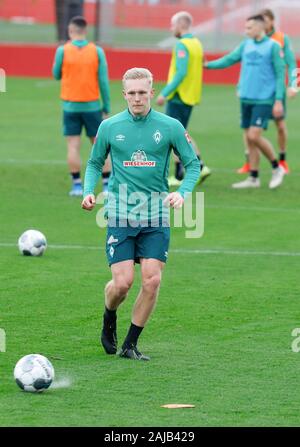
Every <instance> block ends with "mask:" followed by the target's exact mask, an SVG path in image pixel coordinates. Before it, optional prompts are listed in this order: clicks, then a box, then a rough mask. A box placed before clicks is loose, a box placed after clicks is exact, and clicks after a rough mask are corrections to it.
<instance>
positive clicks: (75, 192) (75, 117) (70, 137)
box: [53, 16, 110, 196]
mask: <svg viewBox="0 0 300 447" xmlns="http://www.w3.org/2000/svg"><path fill="white" fill-rule="evenodd" d="M68 31H69V36H70V39H71V40H70V41H68V42H67V43H66V44H65V45H62V46H60V47H58V49H57V50H56V54H55V60H54V65H53V76H54V77H55V79H61V96H60V97H61V99H62V105H63V133H64V135H65V136H66V138H67V148H68V165H69V169H70V174H71V177H72V182H73V185H72V189H71V191H70V193H69V194H70V195H71V196H82V183H81V177H80V165H81V163H80V143H81V132H82V128H83V127H84V128H85V130H86V134H87V136H88V137H89V138H90V140H91V142H92V143H94V139H95V136H96V134H97V130H98V127H99V125H100V123H101V121H102V119H105V118H107V117H108V114H109V112H110V93H109V80H108V72H107V63H106V58H105V54H104V51H103V49H102V48H101V47H99V46H96V45H95V44H94V43H92V42H88V40H87V39H86V35H87V22H86V20H85V19H84V18H83V17H81V16H77V17H74V18H73V19H72V20H71V21H70V23H69V27H68ZM100 93H101V99H102V102H103V104H102V108H101V103H100ZM109 174H110V161H109V160H108V161H107V162H106V164H105V166H104V169H103V173H102V180H103V190H104V191H105V190H107V184H108V177H109Z"/></svg>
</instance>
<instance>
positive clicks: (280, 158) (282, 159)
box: [279, 152, 286, 161]
mask: <svg viewBox="0 0 300 447" xmlns="http://www.w3.org/2000/svg"><path fill="white" fill-rule="evenodd" d="M279 160H280V161H284V160H286V153H285V152H280V154H279Z"/></svg>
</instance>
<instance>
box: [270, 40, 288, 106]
mask: <svg viewBox="0 0 300 447" xmlns="http://www.w3.org/2000/svg"><path fill="white" fill-rule="evenodd" d="M272 61H273V66H274V70H275V76H276V94H275V98H276V100H281V101H282V100H283V96H284V89H285V82H284V81H285V79H284V77H285V64H284V57H283V54H282V50H281V48H280V46H279V45H278V44H274V45H273V53H272Z"/></svg>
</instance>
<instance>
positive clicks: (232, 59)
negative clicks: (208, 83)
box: [205, 15, 285, 189]
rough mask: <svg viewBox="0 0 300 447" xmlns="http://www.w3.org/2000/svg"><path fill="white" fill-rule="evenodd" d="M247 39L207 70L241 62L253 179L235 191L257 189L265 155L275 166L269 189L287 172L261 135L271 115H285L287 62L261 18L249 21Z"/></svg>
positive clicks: (243, 113)
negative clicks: (260, 167)
mask: <svg viewBox="0 0 300 447" xmlns="http://www.w3.org/2000/svg"><path fill="white" fill-rule="evenodd" d="M245 31H246V35H247V38H246V39H245V40H244V41H243V42H242V43H241V44H240V45H239V46H238V47H237V48H236V49H235V50H234V51H232V52H231V53H229V54H227V55H226V56H224V57H222V58H220V59H217V60H215V61H211V62H206V63H205V67H207V68H226V67H229V66H230V65H233V64H236V63H238V62H241V72H240V80H239V87H238V89H239V92H238V94H239V97H240V102H241V127H242V128H243V129H244V130H245V133H246V138H247V141H248V146H249V163H250V176H249V177H248V178H247V179H246V180H244V181H242V182H238V183H234V184H233V185H232V187H233V188H236V189H243V188H258V187H260V180H259V158H260V152H262V153H263V154H264V155H265V156H266V157H267V159H268V160H269V161H270V163H271V166H272V169H273V171H272V178H271V180H270V182H269V187H270V189H274V188H277V187H278V186H279V185H280V184H281V183H282V180H283V177H284V174H285V172H284V169H283V168H282V167H281V166H279V164H278V161H277V159H276V156H275V153H274V149H273V146H272V144H271V142H270V141H269V140H267V139H266V138H264V137H263V136H262V132H263V130H265V129H267V127H268V121H269V119H270V118H271V116H272V114H273V116H274V117H275V118H278V117H280V116H282V113H283V96H284V63H283V55H282V54H281V49H280V46H279V45H278V44H277V43H276V42H274V41H273V40H271V39H270V38H269V37H267V36H266V34H265V30H264V18H263V16H262V15H256V16H251V17H249V18H248V19H247V20H246V25H245Z"/></svg>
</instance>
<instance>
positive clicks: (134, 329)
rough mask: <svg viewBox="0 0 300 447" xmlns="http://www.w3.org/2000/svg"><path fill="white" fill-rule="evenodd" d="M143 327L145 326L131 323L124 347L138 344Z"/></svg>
mask: <svg viewBox="0 0 300 447" xmlns="http://www.w3.org/2000/svg"><path fill="white" fill-rule="evenodd" d="M143 329H144V328H143V327H140V326H136V325H135V324H133V323H131V325H130V328H129V331H128V334H127V336H126V338H125V341H124V343H123V348H130V347H131V345H136V344H137V341H138V338H139V336H140V335H141V332H142V330H143Z"/></svg>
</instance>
